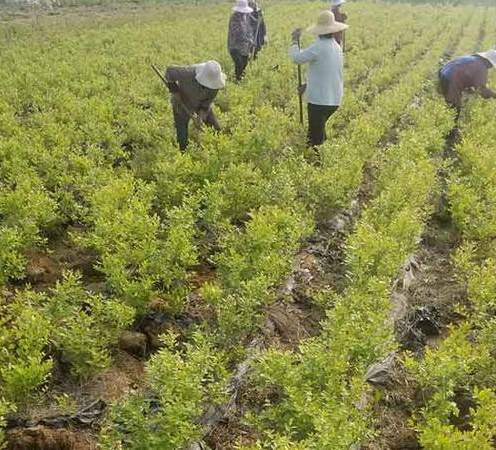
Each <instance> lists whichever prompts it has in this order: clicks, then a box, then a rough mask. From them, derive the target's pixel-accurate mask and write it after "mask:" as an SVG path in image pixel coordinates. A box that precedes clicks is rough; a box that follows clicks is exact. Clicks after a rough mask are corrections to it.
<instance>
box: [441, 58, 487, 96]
mask: <svg viewBox="0 0 496 450" xmlns="http://www.w3.org/2000/svg"><path fill="white" fill-rule="evenodd" d="M489 67H491V64H490V63H489V62H488V61H487V60H486V59H484V58H482V57H481V56H478V55H470V56H461V57H459V58H455V59H453V60H452V61H450V62H448V63H447V64H446V65H445V66H444V67H443V68H442V69H441V70H440V71H439V76H440V78H441V79H442V80H444V81H445V82H447V83H448V84H449V88H450V92H451V95H452V96H458V95H461V93H462V91H463V90H465V89H468V88H475V89H478V90H479V91H480V92H481V94H482V95H483V96H484V97H492V96H494V95H496V94H495V93H494V92H493V91H491V90H490V89H488V88H487V87H486V84H487V75H488V69H489Z"/></svg>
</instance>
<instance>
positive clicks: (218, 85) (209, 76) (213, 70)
mask: <svg viewBox="0 0 496 450" xmlns="http://www.w3.org/2000/svg"><path fill="white" fill-rule="evenodd" d="M195 78H196V81H198V83H200V84H201V85H202V86H205V87H207V88H209V89H216V90H217V89H224V87H225V86H226V74H225V73H224V72H222V69H221V67H220V64H219V63H218V62H217V61H207V62H206V63H202V64H197V66H196V77H195Z"/></svg>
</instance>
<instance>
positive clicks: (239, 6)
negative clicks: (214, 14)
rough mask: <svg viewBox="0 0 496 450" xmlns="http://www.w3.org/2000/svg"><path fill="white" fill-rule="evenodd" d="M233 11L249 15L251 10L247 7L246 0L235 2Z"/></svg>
mask: <svg viewBox="0 0 496 450" xmlns="http://www.w3.org/2000/svg"><path fill="white" fill-rule="evenodd" d="M232 10H233V11H235V12H240V13H251V12H253V9H252V8H250V7H249V6H248V0H236V4H235V5H234V7H233V9H232Z"/></svg>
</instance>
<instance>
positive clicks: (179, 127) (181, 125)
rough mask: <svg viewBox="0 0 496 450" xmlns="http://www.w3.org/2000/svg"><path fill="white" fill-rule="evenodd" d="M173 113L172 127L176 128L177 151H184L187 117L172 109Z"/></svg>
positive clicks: (186, 142)
mask: <svg viewBox="0 0 496 450" xmlns="http://www.w3.org/2000/svg"><path fill="white" fill-rule="evenodd" d="M173 113H174V125H175V126H176V137H177V143H178V144H179V150H181V151H184V150H186V147H187V146H188V125H189V117H188V116H186V115H185V114H182V113H180V112H179V111H176V109H175V108H173Z"/></svg>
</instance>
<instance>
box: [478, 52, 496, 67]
mask: <svg viewBox="0 0 496 450" xmlns="http://www.w3.org/2000/svg"><path fill="white" fill-rule="evenodd" d="M477 55H479V56H480V57H481V58H484V59H487V60H488V61H489V62H490V63H491V64H492V65H493V67H494V66H496V50H489V51H487V52H480V53H477Z"/></svg>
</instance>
